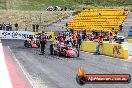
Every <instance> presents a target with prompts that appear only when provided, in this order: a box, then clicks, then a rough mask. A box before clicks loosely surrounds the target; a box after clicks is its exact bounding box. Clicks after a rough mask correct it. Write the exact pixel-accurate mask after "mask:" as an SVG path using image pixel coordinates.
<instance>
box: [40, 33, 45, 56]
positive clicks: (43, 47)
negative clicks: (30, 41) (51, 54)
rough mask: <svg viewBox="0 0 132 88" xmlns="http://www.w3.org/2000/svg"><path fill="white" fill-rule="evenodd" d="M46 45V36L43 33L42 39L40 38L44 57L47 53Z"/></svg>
mask: <svg viewBox="0 0 132 88" xmlns="http://www.w3.org/2000/svg"><path fill="white" fill-rule="evenodd" d="M45 45H46V36H45V32H44V31H42V33H41V38H40V46H41V54H42V55H43V54H44V52H45Z"/></svg>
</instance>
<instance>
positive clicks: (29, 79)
mask: <svg viewBox="0 0 132 88" xmlns="http://www.w3.org/2000/svg"><path fill="white" fill-rule="evenodd" d="M8 49H9V51H10V53H11V54H12V56H13V58H14V59H15V61H16V62H17V64H18V65H19V67H20V68H21V70H22V72H23V73H24V75H25V76H26V78H27V79H28V81H29V83H30V85H31V86H32V88H34V86H33V83H32V81H31V80H32V79H31V78H30V77H29V76H28V74H27V73H26V72H25V71H24V69H23V67H22V65H21V64H20V62H19V61H18V60H17V58H16V56H15V54H14V53H13V52H12V50H11V48H10V47H9V46H8ZM0 88H1V87H0Z"/></svg>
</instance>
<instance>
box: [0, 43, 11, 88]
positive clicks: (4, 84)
mask: <svg viewBox="0 0 132 88" xmlns="http://www.w3.org/2000/svg"><path fill="white" fill-rule="evenodd" d="M0 88H13V86H12V83H11V80H10V76H9V72H8V70H7V66H6V62H5V57H4V53H3V47H2V43H0Z"/></svg>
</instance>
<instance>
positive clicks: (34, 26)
mask: <svg viewBox="0 0 132 88" xmlns="http://www.w3.org/2000/svg"><path fill="white" fill-rule="evenodd" d="M32 26H33V32H35V25H34V24H33V25H32Z"/></svg>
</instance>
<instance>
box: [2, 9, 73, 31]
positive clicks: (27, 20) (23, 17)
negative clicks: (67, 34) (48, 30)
mask: <svg viewBox="0 0 132 88" xmlns="http://www.w3.org/2000/svg"><path fill="white" fill-rule="evenodd" d="M70 15H71V12H70V11H69V12H68V11H55V12H50V11H18V10H11V11H6V10H1V11H0V23H3V22H4V23H6V24H9V23H11V24H12V25H13V26H14V24H15V23H16V22H17V23H18V24H19V28H20V29H21V30H23V29H24V27H25V25H26V24H27V25H28V29H30V30H31V29H32V24H39V25H48V24H52V23H54V22H56V21H58V20H60V19H63V18H65V17H68V16H70Z"/></svg>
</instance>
